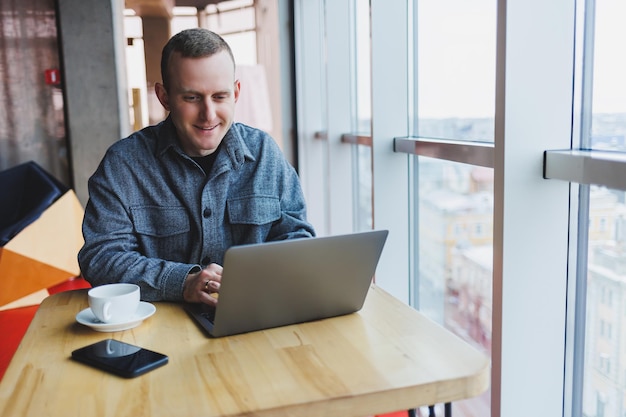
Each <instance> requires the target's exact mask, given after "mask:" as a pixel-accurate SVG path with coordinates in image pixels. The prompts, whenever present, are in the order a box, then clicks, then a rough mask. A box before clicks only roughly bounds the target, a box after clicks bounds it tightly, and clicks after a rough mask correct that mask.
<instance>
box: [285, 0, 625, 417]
mask: <svg viewBox="0 0 626 417" xmlns="http://www.w3.org/2000/svg"><path fill="white" fill-rule="evenodd" d="M355 1H356V0H344V1H343V2H342V1H334V0H333V1H332V2H331V1H329V0H326V1H323V0H320V2H319V4H318V6H317V7H318V9H314V11H318V10H325V11H326V12H327V13H328V11H329V10H330V9H331V7H332V8H337V7H339V6H338V4H341V3H345V4H355ZM311 3H313V2H310V1H300V2H296V4H299V5H300V6H298V7H301V8H303V7H307V8H312V6H311ZM331 4H332V6H331ZM369 6H370V22H371V27H370V36H371V49H370V51H371V66H370V68H371V72H370V71H369V69H370V68H368V71H367V72H360V71H359V68H362V67H360V66H356V67H355V68H356V74H357V75H355V77H357V78H358V77H360V76H361V74H365V75H367V76H371V108H372V110H371V127H372V129H371V132H370V135H371V140H372V154H371V155H372V166H373V170H372V181H371V184H372V201H373V212H372V219H373V223H372V226H373V227H375V228H385V229H389V230H390V234H389V239H388V241H387V244H386V247H385V249H384V251H383V256H382V257H381V262H380V264H379V267H378V269H377V276H376V279H377V283H378V284H379V285H380V286H381V287H383V288H384V289H385V290H387V291H389V292H391V293H392V294H393V295H395V296H397V297H398V298H400V299H402V300H404V301H406V302H408V303H411V304H412V305H414V306H415V307H416V308H418V309H420V310H421V311H423V312H424V313H425V314H428V315H429V316H431V317H432V318H433V319H434V320H437V321H438V322H440V323H441V324H442V325H444V326H446V327H447V328H449V329H450V330H451V331H453V332H455V333H456V334H458V335H459V336H460V337H462V338H464V339H465V340H467V341H468V342H469V343H471V344H473V345H474V346H476V347H478V348H479V349H482V350H483V351H484V352H485V353H487V354H489V355H491V358H492V369H493V371H492V386H491V390H490V392H489V393H486V394H485V395H484V396H482V397H481V398H477V399H474V400H472V401H473V402H472V403H469V402H468V403H465V402H464V403H462V404H461V403H455V404H453V408H454V415H457V416H469V415H476V416H488V415H492V416H506V417H516V416H528V415H550V416H561V415H563V416H578V417H581V416H585V417H599V416H609V415H610V416H624V415H626V348H624V346H626V290H625V288H626V287H625V286H624V283H626V279H624V278H623V276H624V273H626V262H625V261H624V259H626V244H625V241H626V76H624V74H626V60H625V59H624V58H623V55H624V54H623V52H622V50H623V49H624V48H623V44H624V40H626V33H625V31H626V29H625V26H624V25H623V22H624V21H626V3H624V2H623V1H621V0H577V1H571V0H553V1H545V0H465V1H460V0H445V1H444V0H438V1H435V0H408V1H406V2H389V1H384V0H371V1H369ZM355 9H356V8H353V11H354V10H355ZM303 16H304V15H303ZM313 16H314V14H313V13H308V14H307V15H306V17H307V19H304V18H302V22H301V23H302V24H301V26H300V27H301V28H305V30H304V32H306V34H304V32H301V31H299V29H298V28H299V26H298V25H296V37H298V36H302V37H307V36H308V39H311V40H313V41H319V40H320V39H324V36H329V37H328V38H326V39H336V38H333V37H330V35H329V34H332V33H333V31H335V30H336V28H333V27H334V26H335V25H339V26H344V27H349V26H350V19H345V20H343V21H341V20H334V14H333V19H330V18H326V19H324V22H325V24H324V25H322V27H321V29H316V28H315V27H314V25H308V24H307V22H308V21H311V19H312V17H313ZM317 26H319V25H317ZM315 31H319V32H315ZM333 43H334V42H330V43H328V44H326V47H327V51H324V50H323V49H324V48H320V50H322V53H319V54H318V55H317V61H316V62H315V65H318V67H315V66H314V65H311V62H310V61H306V64H307V65H306V66H303V71H304V72H302V73H300V74H299V77H297V79H299V80H300V83H301V84H302V86H301V87H300V88H301V90H300V92H301V93H306V92H307V90H306V89H307V88H311V85H312V84H314V81H315V76H316V74H315V72H308V73H307V72H306V71H305V70H306V69H309V68H314V69H315V71H318V70H319V68H324V69H325V70H326V71H325V72H324V74H325V76H328V77H332V74H334V73H335V71H339V72H341V71H342V69H341V68H342V67H345V65H343V62H342V60H343V57H342V56H341V55H333V54H332V53H324V52H329V51H330V52H332V51H333V49H334V48H335V45H333ZM307 50H312V49H310V48H309V49H307ZM344 51H345V49H344ZM315 52H316V53H317V52H318V50H315ZM307 59H308V58H307ZM348 67H350V66H349V65H348ZM355 79H356V78H353V80H355ZM315 87H316V90H315V89H313V90H312V91H311V94H310V95H309V99H307V95H306V94H301V95H300V96H299V97H298V101H299V103H302V104H301V107H306V110H310V109H311V103H315V100H311V99H310V97H317V96H319V92H320V89H319V87H317V86H316V85H315ZM326 87H328V85H327V86H326ZM324 92H325V93H327V94H326V95H325V96H324V97H323V98H322V100H324V101H325V103H324V106H326V105H328V106H329V107H327V108H328V113H327V114H328V115H330V116H332V117H335V116H337V113H336V110H337V109H338V107H337V106H336V105H337V103H338V102H340V101H341V100H342V94H343V93H342V92H340V89H338V88H325V89H324ZM352 92H353V90H352ZM366 102H367V103H369V101H365V100H362V101H359V103H366ZM307 106H308V107H307ZM331 109H335V110H331ZM353 110H354V109H353ZM354 113H355V112H354V111H350V110H348V111H347V112H344V113H342V115H341V117H348V115H352V114H354ZM314 117H316V114H315V112H311V111H303V112H301V113H300V117H299V120H298V126H299V130H301V131H305V130H306V128H307V126H309V125H311V124H312V123H313V122H314ZM351 129H352V131H354V125H352V126H351ZM351 129H346V130H344V131H342V132H341V133H347V132H349V131H350V130H351ZM317 130H319V129H317ZM329 131H330V129H329ZM329 137H330V136H329ZM307 140H308V139H307ZM307 143H308V144H307ZM313 143H314V142H313V140H310V141H308V142H306V141H305V142H303V147H302V149H303V150H305V152H301V154H300V157H301V158H302V159H304V160H305V163H306V161H307V160H309V163H310V164H311V166H313V167H317V166H324V165H323V164H328V167H329V170H331V171H332V169H333V168H332V167H333V166H336V165H337V164H342V163H343V164H347V165H350V164H352V161H353V159H352V158H353V154H352V153H349V154H347V155H342V156H338V153H337V152H336V150H332V151H329V152H328V154H327V155H321V154H320V153H317V154H316V153H315V152H307V151H308V149H304V147H305V146H309V148H310V149H312V150H313V151H315V148H314V146H315V145H311V144H313ZM329 149H330V148H329ZM311 155H313V157H314V158H320V160H323V162H319V161H318V160H317V159H310V158H311ZM302 175H303V177H304V180H305V182H307V181H310V182H311V184H312V186H310V187H309V189H308V190H307V199H308V200H309V201H314V203H315V202H317V201H325V199H327V198H329V195H330V193H331V192H332V189H333V187H334V182H335V181H336V177H332V176H330V177H324V181H325V184H327V185H328V187H329V190H330V191H329V192H325V193H324V192H322V193H321V194H319V195H318V194H317V192H318V191H320V190H321V187H315V186H313V185H314V184H315V181H319V178H320V177H319V176H318V177H315V176H312V175H311V174H309V173H307V171H306V170H305V171H302ZM352 195H354V194H352ZM325 207H327V208H328V212H327V217H328V218H332V217H333V213H334V212H335V209H340V207H333V206H332V204H331V205H326V206H325ZM352 224H354V223H352ZM335 230H336V229H332V228H330V229H329V231H330V233H335Z"/></svg>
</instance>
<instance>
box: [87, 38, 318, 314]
mask: <svg viewBox="0 0 626 417" xmlns="http://www.w3.org/2000/svg"><path fill="white" fill-rule="evenodd" d="M161 75H162V78H163V83H162V84H157V85H156V86H155V91H156V94H157V97H158V99H159V101H160V102H161V104H162V105H163V107H164V108H165V109H166V110H167V111H169V116H168V117H167V118H166V120H164V121H163V122H161V123H159V124H158V125H156V126H149V127H147V128H145V129H143V130H141V131H138V132H135V133H134V134H132V135H130V136H129V137H127V138H125V139H122V140H120V141H118V142H116V143H115V144H114V145H112V146H111V148H109V150H108V151H107V153H106V155H105V157H104V158H103V160H102V162H101V163H100V165H99V167H98V169H97V170H96V172H95V173H94V174H93V176H92V177H91V178H90V179H89V201H88V203H87V206H86V208H85V218H84V221H83V236H84V238H85V244H84V246H83V248H82V249H81V251H80V252H79V255H78V260H79V264H80V267H81V272H82V275H83V276H84V277H85V279H87V281H89V282H90V283H91V284H92V285H94V286H95V285H101V284H107V283H113V282H132V283H136V284H138V285H139V286H140V287H141V294H142V299H144V300H147V301H157V300H172V301H180V300H185V301H189V302H204V303H206V304H211V305H215V304H216V303H217V293H219V287H220V282H221V273H222V267H221V264H222V262H223V257H224V252H225V251H226V249H228V248H229V247H230V246H234V245H242V244H249V243H261V242H266V241H272V240H283V239H293V238H301V237H311V236H314V234H315V232H314V230H313V227H312V226H311V225H310V224H309V223H308V222H307V221H306V207H305V202H304V196H303V194H302V190H301V187H300V183H299V179H298V176H297V174H296V172H295V170H294V169H293V167H292V166H291V165H289V163H288V162H287V160H286V159H285V158H284V156H283V154H282V152H281V150H280V149H279V148H278V146H277V145H276V143H275V142H274V140H273V139H272V138H271V137H270V136H269V135H267V134H266V133H264V132H262V131H261V130H258V129H255V128H252V127H249V126H246V125H243V124H241V123H234V122H233V118H234V113H235V104H236V102H237V99H238V98H239V91H240V83H239V81H238V80H236V79H235V62H234V58H233V54H232V51H231V50H230V47H229V46H228V44H227V43H226V42H225V41H224V40H223V39H222V38H221V37H220V36H218V35H217V34H215V33H213V32H210V31H208V30H205V29H189V30H185V31H182V32H180V33H178V34H177V35H175V36H174V37H172V38H171V39H170V40H169V41H168V43H167V44H166V45H165V47H164V48H163V55H162V58H161ZM251 279H254V278H253V277H251Z"/></svg>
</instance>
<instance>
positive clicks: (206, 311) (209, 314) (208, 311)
mask: <svg viewBox="0 0 626 417" xmlns="http://www.w3.org/2000/svg"><path fill="white" fill-rule="evenodd" d="M200 317H202V318H203V319H206V320H208V321H209V323H213V322H214V321H215V308H214V307H209V306H206V308H203V309H202V312H201V313H200Z"/></svg>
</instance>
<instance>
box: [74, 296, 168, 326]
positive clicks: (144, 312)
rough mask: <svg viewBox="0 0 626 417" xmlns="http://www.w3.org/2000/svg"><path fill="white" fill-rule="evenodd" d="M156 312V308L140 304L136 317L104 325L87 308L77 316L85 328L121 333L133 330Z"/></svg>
mask: <svg viewBox="0 0 626 417" xmlns="http://www.w3.org/2000/svg"><path fill="white" fill-rule="evenodd" d="M155 311H156V307H155V306H154V305H152V304H150V303H146V302H145V301H141V302H139V307H137V312H136V313H135V317H133V318H132V319H130V320H128V321H125V322H121V323H102V322H101V321H100V320H98V319H97V318H96V316H94V314H93V313H92V312H91V309H90V308H86V309H84V310H83V311H81V312H80V313H78V314H77V315H76V321H77V322H79V323H80V324H84V325H85V326H88V327H91V328H92V329H93V330H95V331H97V332H121V331H122V330H128V329H132V328H133V327H137V326H139V325H140V324H141V322H142V321H144V320H145V319H147V318H148V317H150V316H151V315H153V314H154V312H155Z"/></svg>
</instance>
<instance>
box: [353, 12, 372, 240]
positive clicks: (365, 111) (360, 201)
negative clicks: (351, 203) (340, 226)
mask: <svg viewBox="0 0 626 417" xmlns="http://www.w3.org/2000/svg"><path fill="white" fill-rule="evenodd" d="M355 15H356V19H355V27H354V30H355V46H354V49H355V61H356V62H355V63H354V78H353V79H354V80H355V81H354V82H355V84H354V86H353V88H354V90H355V91H354V94H353V102H354V103H353V107H354V109H355V110H356V111H355V113H356V114H355V116H356V123H354V122H353V126H352V130H353V132H356V133H357V134H359V135H364V136H369V135H371V134H372V102H371V79H372V77H371V72H370V48H371V45H370V4H369V0H356V1H355ZM352 155H353V161H354V165H355V175H354V178H355V183H354V185H353V187H354V190H355V192H354V194H355V201H356V204H355V214H354V218H355V220H354V223H355V226H354V228H355V231H365V230H371V229H372V216H373V213H372V148H371V147H369V146H364V145H353V154H352Z"/></svg>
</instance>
